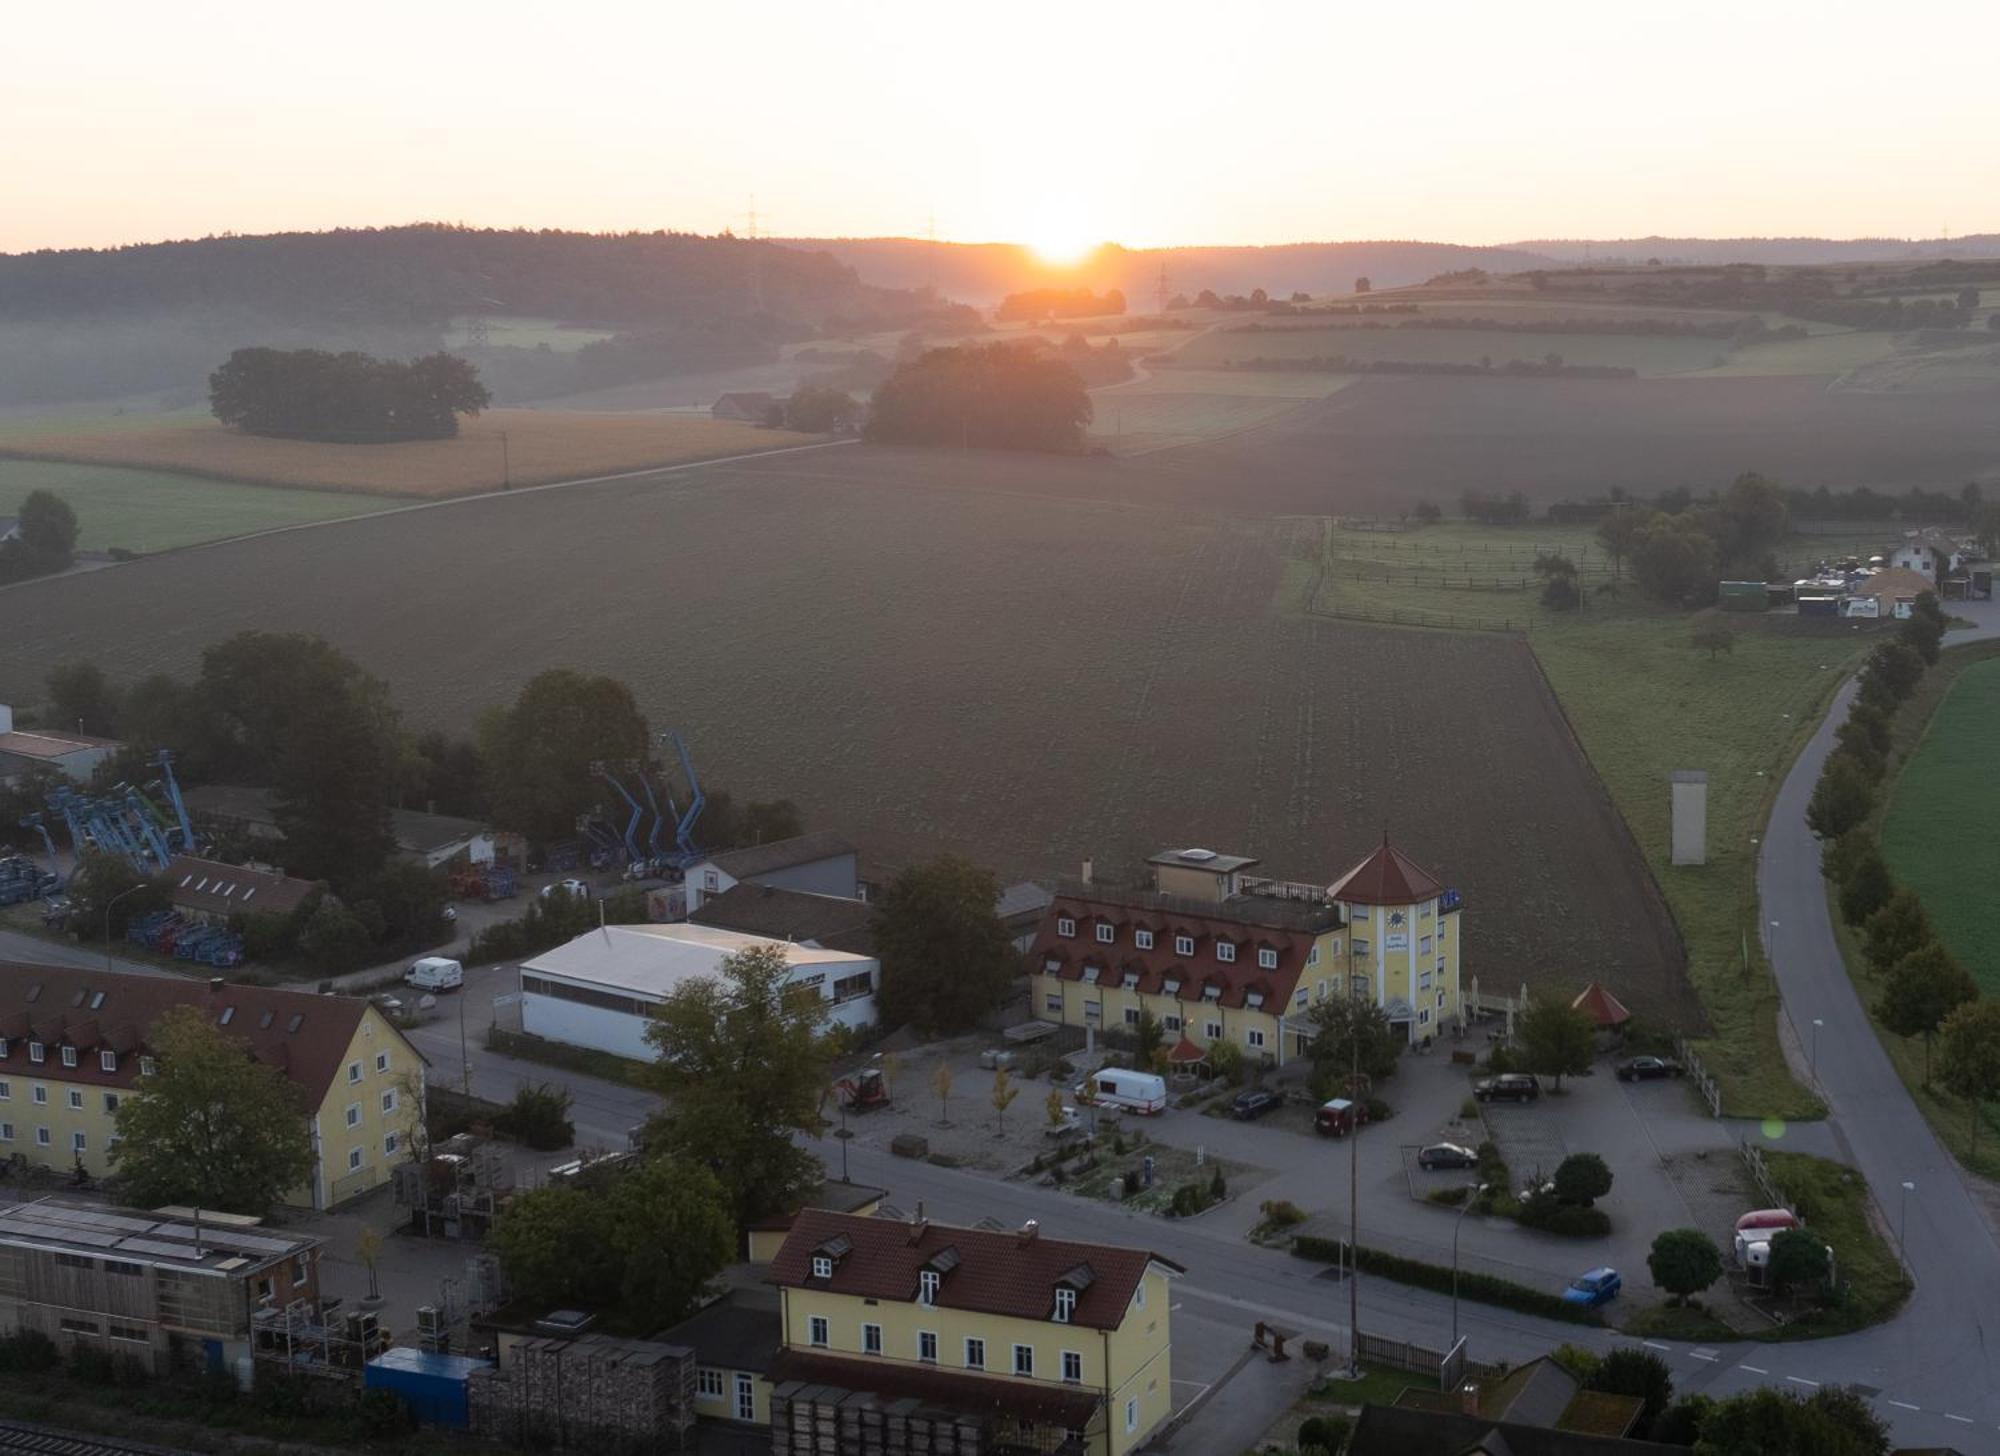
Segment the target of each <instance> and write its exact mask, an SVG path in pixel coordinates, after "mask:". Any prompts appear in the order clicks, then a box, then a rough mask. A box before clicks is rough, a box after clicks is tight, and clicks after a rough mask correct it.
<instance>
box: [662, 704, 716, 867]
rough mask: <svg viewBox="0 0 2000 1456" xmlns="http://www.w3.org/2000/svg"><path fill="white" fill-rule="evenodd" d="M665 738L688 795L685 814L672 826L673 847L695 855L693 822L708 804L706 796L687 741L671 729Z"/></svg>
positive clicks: (683, 852)
mask: <svg viewBox="0 0 2000 1456" xmlns="http://www.w3.org/2000/svg"><path fill="white" fill-rule="evenodd" d="M665 736H666V738H667V739H668V740H669V741H670V742H671V743H672V744H673V745H674V752H675V753H676V754H678V755H679V756H680V761H681V772H682V773H683V774H685V775H686V776H687V785H688V794H689V795H690V798H689V800H688V806H687V812H686V813H685V814H683V815H681V817H680V822H679V823H678V824H676V825H675V826H674V846H675V848H677V849H678V850H679V851H680V852H681V853H682V854H683V855H692V854H694V853H695V847H694V826H695V821H696V820H698V819H699V818H701V811H702V808H703V806H704V805H706V804H707V803H708V796H707V795H706V794H704V793H702V791H701V780H700V779H699V778H697V777H696V776H695V771H694V760H693V759H692V758H690V757H689V756H688V746H687V741H686V740H685V739H683V738H682V737H681V735H680V734H679V733H677V732H675V731H674V730H673V729H668V730H667V732H666V734H665Z"/></svg>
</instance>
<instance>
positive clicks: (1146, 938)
mask: <svg viewBox="0 0 2000 1456" xmlns="http://www.w3.org/2000/svg"><path fill="white" fill-rule="evenodd" d="M1132 944H1134V945H1136V946H1138V947H1139V949H1140V950H1151V949H1152V948H1153V932H1152V931H1150V930H1135V931H1133V932H1132Z"/></svg>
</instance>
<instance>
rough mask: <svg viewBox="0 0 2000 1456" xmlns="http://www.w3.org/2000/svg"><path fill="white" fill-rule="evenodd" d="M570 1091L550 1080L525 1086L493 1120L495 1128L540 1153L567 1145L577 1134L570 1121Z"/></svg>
mask: <svg viewBox="0 0 2000 1456" xmlns="http://www.w3.org/2000/svg"><path fill="white" fill-rule="evenodd" d="M569 1103H570V1097H569V1092H568V1090H567V1089H566V1088H562V1087H555V1086H551V1085H550V1084H549V1083H547V1082H543V1083H541V1084H540V1085H539V1086H535V1087H523V1088H521V1089H520V1091H518V1092H516V1093H515V1094H514V1100H513V1101H512V1102H510V1103H508V1104H507V1110H506V1111H505V1112H503V1113H501V1114H500V1115H499V1116H498V1117H496V1118H494V1119H493V1127H494V1130H495V1131H496V1132H498V1133H500V1134H501V1135H502V1136H504V1137H510V1138H513V1139H514V1140H515V1141H516V1142H519V1143H522V1144H525V1145H526V1146H528V1147H531V1148H533V1149H535V1150H536V1151H537V1152H552V1151H554V1150H555V1149H557V1148H566V1147H568V1146H569V1145H570V1140H571V1139H572V1138H574V1137H575V1136H576V1127H575V1125H574V1124H572V1123H571V1122H570V1120H569Z"/></svg>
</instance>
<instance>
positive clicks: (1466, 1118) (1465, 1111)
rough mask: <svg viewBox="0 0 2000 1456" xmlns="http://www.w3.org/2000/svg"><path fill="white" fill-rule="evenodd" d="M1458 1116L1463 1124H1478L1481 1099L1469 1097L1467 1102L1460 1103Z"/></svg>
mask: <svg viewBox="0 0 2000 1456" xmlns="http://www.w3.org/2000/svg"><path fill="white" fill-rule="evenodd" d="M1458 1116H1459V1119H1460V1121H1462V1122H1477V1121H1478V1120H1479V1099H1478V1098H1476V1097H1468V1098H1466V1099H1465V1101H1463V1102H1461V1103H1459V1104H1458Z"/></svg>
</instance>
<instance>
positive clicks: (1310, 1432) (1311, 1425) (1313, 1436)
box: [1298, 1415, 1352, 1451]
mask: <svg viewBox="0 0 2000 1456" xmlns="http://www.w3.org/2000/svg"><path fill="white" fill-rule="evenodd" d="M1351 1429H1352V1424H1351V1423H1350V1422H1349V1421H1348V1419H1347V1417H1346V1416H1341V1415H1327V1416H1307V1417H1306V1419H1305V1420H1304V1421H1302V1422H1300V1424H1299V1439H1298V1444H1299V1449H1300V1450H1301V1451H1303V1450H1304V1449H1305V1448H1306V1447H1308V1446H1317V1447H1319V1448H1320V1449H1321V1450H1322V1451H1338V1450H1340V1448H1341V1447H1343V1446H1345V1445H1346V1444H1347V1433H1348V1432H1349V1431H1350V1430H1351Z"/></svg>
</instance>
